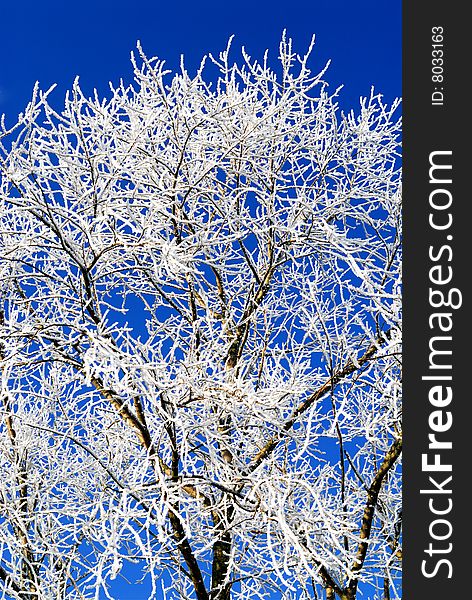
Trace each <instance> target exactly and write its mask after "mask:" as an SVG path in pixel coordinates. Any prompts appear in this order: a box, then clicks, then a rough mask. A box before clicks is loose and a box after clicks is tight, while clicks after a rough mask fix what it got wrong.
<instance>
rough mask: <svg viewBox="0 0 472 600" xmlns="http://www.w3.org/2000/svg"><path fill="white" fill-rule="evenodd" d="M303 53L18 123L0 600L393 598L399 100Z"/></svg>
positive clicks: (121, 93)
mask: <svg viewBox="0 0 472 600" xmlns="http://www.w3.org/2000/svg"><path fill="white" fill-rule="evenodd" d="M311 49H312V48H311V47H310V49H309V52H308V53H307V54H306V55H305V56H302V57H301V56H298V55H297V54H296V53H295V52H294V51H293V49H292V43H291V41H290V40H288V39H286V38H285V37H283V39H282V42H281V45H280V57H279V58H280V61H279V64H278V65H276V66H275V69H273V68H272V67H270V66H269V60H268V57H267V55H265V56H264V58H263V60H262V61H257V60H254V59H252V58H250V57H249V56H248V54H247V53H246V52H245V51H243V54H242V59H241V61H240V62H239V63H233V62H232V59H231V58H230V52H229V46H228V48H227V49H226V50H225V51H224V52H222V53H221V54H220V55H219V56H218V57H211V56H210V57H209V58H208V59H207V63H208V64H207V66H206V67H205V66H204V63H202V66H201V68H200V69H199V70H198V72H197V74H196V75H195V76H191V75H190V74H189V73H188V72H187V71H186V69H185V67H184V66H182V68H181V71H180V72H179V73H178V74H175V75H172V74H171V73H170V72H169V71H166V70H165V67H164V63H163V62H162V61H159V60H156V59H148V58H147V57H146V56H145V55H144V53H143V52H142V51H141V49H140V48H138V53H137V54H138V55H137V56H133V65H134V83H133V84H132V85H129V86H126V85H125V84H124V83H120V85H119V86H117V87H113V86H111V89H110V94H109V96H108V97H107V98H105V99H101V98H99V97H98V96H97V95H95V97H93V98H87V97H85V96H84V94H83V93H82V91H81V89H80V85H79V83H78V81H76V82H75V84H74V86H73V88H72V89H71V90H70V92H69V93H68V94H67V96H66V99H65V104H64V108H63V109H62V110H58V109H55V108H53V106H52V105H51V104H50V103H49V98H48V94H43V93H42V92H40V91H38V90H37V89H36V90H35V94H34V96H33V99H32V102H31V103H30V105H29V106H28V107H27V109H26V110H25V112H24V113H23V115H20V117H19V120H18V123H17V125H16V127H14V128H12V129H11V130H9V131H7V130H6V128H5V127H3V133H2V134H1V140H0V144H1V145H0V148H1V154H0V156H1V158H0V177H1V180H0V211H1V229H0V258H1V262H0V296H1V297H0V301H1V305H0V309H1V312H0V366H1V390H0V393H1V400H0V423H1V424H0V506H1V511H0V588H1V589H2V591H3V592H4V595H5V597H7V598H17V599H21V600H24V599H26V598H27V599H28V600H31V599H34V598H37V599H41V600H43V599H44V600H46V599H48V600H49V599H51V600H52V599H59V598H62V599H68V600H69V599H79V598H90V599H92V598H105V597H110V598H112V597H113V593H114V592H113V589H114V588H113V585H111V582H112V580H113V579H115V578H120V577H121V576H125V577H128V578H130V577H131V578H133V577H134V578H135V580H138V579H141V578H142V579H143V581H144V584H145V585H147V586H148V587H147V589H148V590H149V597H150V598H157V597H162V598H168V599H171V598H196V599H198V600H210V599H211V600H229V599H230V598H231V599H235V600H249V599H253V598H275V597H277V598H284V599H287V600H288V599H292V598H293V599H295V598H297V599H299V598H314V597H315V598H316V597H319V598H321V597H326V598H334V597H335V596H336V597H339V598H342V599H344V600H348V599H351V600H352V599H354V598H355V597H356V595H357V592H358V590H359V591H360V590H361V589H362V590H364V593H365V594H367V597H372V598H374V596H375V597H378V596H376V595H375V594H376V592H375V591H374V590H375V588H378V589H384V587H385V586H387V587H388V588H389V589H390V594H391V597H392V598H393V597H398V594H399V591H398V588H397V585H398V579H399V569H400V566H401V505H400V502H401V491H400V467H399V456H400V452H401V405H400V381H401V374H400V354H399V353H400V344H401V303H400V284H401V280H400V266H401V263H400V260H401V255H400V250H401V247H400V242H401V240H400V234H401V224H400V219H401V189H400V170H399V134H400V121H399V118H398V116H397V112H398V104H399V103H398V102H394V104H393V105H392V106H387V105H386V104H385V103H384V102H383V100H382V97H381V95H379V94H377V93H376V92H374V91H373V90H372V91H371V92H370V94H369V95H368V96H367V97H365V98H362V99H361V101H360V105H359V107H357V108H353V110H352V111H351V112H349V113H348V114H344V113H343V112H342V111H341V110H340V109H339V107H338V105H337V96H338V93H339V91H335V92H334V93H332V92H330V89H329V87H328V85H327V84H326V83H325V82H324V79H323V78H324V76H325V74H324V72H323V73H321V74H318V75H314V74H313V73H311V72H310V69H309V55H310V52H311ZM207 68H209V69H210V72H211V70H212V69H213V70H214V69H217V71H218V77H217V78H214V79H213V82H212V83H211V82H210V81H209V79H206V72H207V71H206V69H207ZM133 565H134V566H133ZM369 594H370V595H369ZM395 594H397V596H395Z"/></svg>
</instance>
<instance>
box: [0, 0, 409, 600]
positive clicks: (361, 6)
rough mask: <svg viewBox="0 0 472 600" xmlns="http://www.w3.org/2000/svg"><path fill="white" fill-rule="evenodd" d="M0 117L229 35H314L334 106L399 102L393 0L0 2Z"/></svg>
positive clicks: (246, 38)
mask: <svg viewBox="0 0 472 600" xmlns="http://www.w3.org/2000/svg"><path fill="white" fill-rule="evenodd" d="M1 14H2V16H1V19H2V24H3V27H2V36H1V38H0V113H5V114H6V116H7V123H12V122H13V121H14V120H15V118H16V115H17V114H18V113H19V112H20V111H22V110H23V108H24V106H25V105H26V103H27V102H28V100H29V98H30V95H31V90H32V88H33V85H34V83H35V81H36V80H38V81H39V82H40V86H41V88H43V89H47V88H48V87H49V86H50V85H51V84H53V83H57V84H58V89H57V90H56V92H55V93H54V95H53V97H52V103H53V104H55V106H56V107H57V108H60V106H61V103H62V100H63V96H64V94H65V91H66V89H67V88H69V87H70V86H71V83H72V81H73V79H74V78H75V76H76V75H79V76H80V78H81V85H82V87H83V89H84V90H85V91H86V92H91V91H92V90H93V88H94V87H96V88H97V89H98V90H99V91H100V92H102V93H106V91H107V89H108V81H110V80H111V81H114V82H116V81H117V80H119V78H120V77H123V78H124V80H125V81H130V80H131V77H132V70H131V64H130V60H129V55H130V51H131V50H133V49H134V48H135V47H136V41H137V40H138V39H139V40H140V41H141V43H142V46H143V49H144V51H145V52H146V54H148V55H156V56H159V57H160V58H163V59H165V60H166V61H167V63H168V66H169V67H170V68H173V69H175V68H176V67H178V64H179V60H180V55H181V54H184V56H185V60H186V64H187V66H188V67H189V68H190V69H191V70H192V69H194V68H195V67H196V66H197V65H198V64H199V63H200V60H201V57H202V56H203V55H204V54H206V53H207V52H213V53H218V52H219V51H220V50H222V49H223V48H224V47H225V46H226V43H227V40H228V37H229V36H230V35H232V34H235V40H234V49H235V50H236V53H237V49H238V47H240V46H241V45H245V46H246V48H247V50H248V52H249V53H250V54H251V55H252V56H254V57H256V56H261V55H262V53H263V51H264V50H265V49H266V48H269V50H270V53H271V54H272V56H273V57H274V58H275V56H276V55H277V50H278V42H279V41H280V36H281V32H282V30H283V29H285V28H286V29H287V32H288V34H289V35H290V36H291V37H292V38H293V39H294V43H295V48H296V49H297V50H299V51H300V52H303V51H304V50H305V49H306V47H307V45H308V43H309V40H310V38H311V35H312V34H313V33H315V34H316V36H317V38H316V45H315V52H314V54H313V57H312V63H311V64H312V67H313V69H314V70H316V69H321V68H322V67H324V65H325V63H326V62H327V60H328V59H332V64H331V67H330V69H329V71H328V73H327V74H326V75H325V79H326V80H327V81H328V82H329V83H330V85H331V86H332V87H333V88H335V87H337V86H338V85H340V84H344V85H345V89H344V91H343V92H342V95H341V99H340V100H341V105H342V106H343V108H350V107H356V106H357V103H358V98H359V96H360V95H368V94H369V91H370V87H371V86H372V85H374V86H375V88H376V90H377V91H379V92H381V93H383V94H384V96H385V98H386V100H387V101H389V100H392V99H393V98H394V97H396V96H400V95H401V2H400V1H399V0H393V1H391V2H378V0H377V1H374V0H359V1H357V2H354V1H352V0H341V1H335V0H302V1H296V0H292V1H291V2H288V1H284V2H282V1H280V0H260V1H257V0H241V1H239V2H237V1H233V2H230V1H227V2H226V3H224V2H223V1H222V0H220V1H217V0H212V1H209V0H179V1H178V2H177V1H175V0H174V1H172V0H166V1H163V0H154V1H152V0H133V1H125V0H81V1H80V2H71V1H64V0H61V1H59V0H26V1H22V2H21V1H19V0H4V1H3V2H2V3H1ZM116 585H117V587H116V588H115V590H116V595H117V597H118V598H120V600H141V598H143V599H144V598H146V597H147V594H145V593H144V590H143V592H140V587H137V586H134V587H132V588H130V587H129V586H122V584H120V583H119V582H117V584H116Z"/></svg>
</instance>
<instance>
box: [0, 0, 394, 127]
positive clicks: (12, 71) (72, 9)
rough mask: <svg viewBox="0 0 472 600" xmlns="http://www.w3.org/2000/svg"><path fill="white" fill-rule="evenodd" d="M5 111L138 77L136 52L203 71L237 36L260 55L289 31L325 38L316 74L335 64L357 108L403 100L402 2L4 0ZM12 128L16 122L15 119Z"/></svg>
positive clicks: (1, 86)
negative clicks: (76, 83) (361, 103)
mask: <svg viewBox="0 0 472 600" xmlns="http://www.w3.org/2000/svg"><path fill="white" fill-rule="evenodd" d="M1 4H2V6H1V13H2V23H3V27H2V36H1V39H0V50H1V51H0V113H6V114H7V116H8V115H10V116H11V117H10V118H15V116H16V115H17V114H18V113H19V112H20V111H21V110H22V109H23V107H24V105H25V104H26V103H27V101H28V99H29V97H30V93H31V89H32V87H33V85H34V82H35V81H36V80H39V82H40V85H41V87H42V88H43V89H45V88H47V87H49V86H50V85H51V84H52V83H58V84H59V86H58V90H57V91H56V93H55V96H54V98H55V102H57V103H60V102H61V101H62V98H63V95H64V92H65V90H66V89H67V87H69V86H70V85H71V83H72V81H73V79H74V77H75V76H76V75H80V77H81V83H82V86H83V87H84V88H85V90H90V91H91V90H92V89H93V87H97V88H98V89H99V90H101V91H105V90H106V89H107V82H108V81H109V80H112V81H117V80H118V79H119V78H120V77H121V76H123V77H125V79H126V78H128V80H129V79H130V75H131V67H130V61H129V54H130V51H131V50H132V49H133V48H135V46H136V41H137V40H138V39H139V40H141V42H142V45H143V48H144V50H145V52H146V53H147V54H148V55H151V54H152V55H157V56H159V57H160V58H165V59H166V61H168V64H169V66H170V67H176V66H178V62H179V57H180V54H181V53H183V54H184V55H185V57H186V63H187V65H188V66H189V67H190V68H192V67H195V66H196V65H197V64H198V63H199V61H200V59H201V57H202V55H203V54H205V53H207V52H208V51H212V52H214V53H215V52H216V53H217V52H218V51H220V50H222V49H223V48H224V47H225V45H226V42H227V40H228V37H229V36H230V35H231V34H235V36H236V38H235V42H234V47H235V48H237V47H238V45H239V46H240V45H242V44H244V45H245V46H246V47H247V49H248V51H249V52H250V53H251V54H252V55H253V56H256V55H258V54H259V55H261V54H262V52H263V51H264V50H265V49H266V48H269V49H271V50H272V51H273V53H274V55H275V54H276V52H277V47H278V41H279V40H280V35H281V31H282V30H283V29H284V28H286V29H287V31H288V33H289V35H290V36H292V37H293V39H294V41H295V44H296V48H297V49H299V50H300V51H303V50H304V49H305V48H306V46H307V44H308V41H309V39H310V37H311V35H312V33H316V35H317V43H316V47H315V53H314V56H313V67H314V68H315V67H320V68H321V67H322V66H324V64H325V63H326V61H327V60H328V58H331V59H332V65H331V68H330V70H329V72H328V74H327V80H328V81H329V82H330V83H331V85H333V87H334V86H335V85H339V84H340V83H344V84H345V86H346V89H345V90H344V92H343V95H342V104H343V105H345V106H349V105H352V104H353V103H354V102H355V101H356V98H358V97H359V95H361V94H362V95H365V94H368V93H369V89H370V86H371V85H372V84H374V85H375V86H376V88H377V89H378V91H381V92H383V93H384V94H385V97H386V99H387V100H388V99H391V98H393V97H394V96H398V95H401V50H400V47H401V2H400V1H399V0H394V1H393V2H376V1H374V0H359V1H358V2H352V0H341V1H335V0H301V1H296V0H293V1H292V2H289V1H284V2H282V1H281V0H259V1H258V0H240V1H233V2H231V1H230V2H227V3H225V2H222V1H218V0H199V1H197V0H179V1H178V2H177V1H172V0H166V1H163V0H154V1H153V0H134V1H132V2H131V1H130V0H128V1H126V0H114V1H113V0H81V2H64V0H42V1H38V0H23V1H19V0H4V2H2V3H1ZM8 120H9V121H10V119H8Z"/></svg>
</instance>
